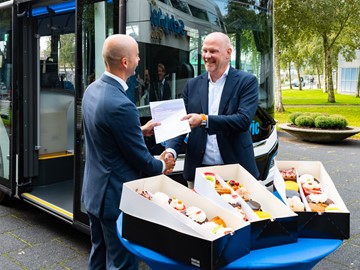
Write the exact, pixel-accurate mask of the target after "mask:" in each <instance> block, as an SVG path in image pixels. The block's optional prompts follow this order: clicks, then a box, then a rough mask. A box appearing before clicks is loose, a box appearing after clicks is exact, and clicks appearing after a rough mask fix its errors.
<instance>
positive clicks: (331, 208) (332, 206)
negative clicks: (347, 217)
mask: <svg viewBox="0 0 360 270" xmlns="http://www.w3.org/2000/svg"><path fill="white" fill-rule="evenodd" d="M325 212H342V210H341V209H340V208H339V207H338V206H337V205H335V204H333V203H332V204H329V205H328V206H327V207H326V208H325Z"/></svg>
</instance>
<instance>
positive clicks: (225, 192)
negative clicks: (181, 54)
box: [204, 172, 271, 221]
mask: <svg viewBox="0 0 360 270" xmlns="http://www.w3.org/2000/svg"><path fill="white" fill-rule="evenodd" d="M208 176H211V177H214V178H215V186H214V187H215V190H216V192H217V193H218V194H219V195H220V196H221V198H222V199H224V200H225V201H227V202H228V203H229V204H230V205H231V206H233V207H234V208H235V210H237V212H238V213H239V214H240V215H242V216H243V218H244V220H245V221H246V220H247V217H246V215H245V213H244V211H242V209H241V205H240V204H239V198H238V197H237V196H236V195H238V196H240V197H241V198H242V199H243V200H244V201H245V202H246V203H247V204H248V205H249V206H250V208H251V209H252V210H254V211H261V212H262V213H261V214H260V215H258V216H259V217H260V218H269V217H270V216H271V215H270V214H269V213H266V212H263V211H262V210H261V205H260V204H259V203H258V202H256V201H254V200H252V199H251V194H250V192H249V191H248V190H247V189H246V188H245V187H244V186H243V185H241V184H240V182H238V181H236V180H234V179H231V180H224V182H225V184H226V185H227V186H228V187H229V188H227V187H226V186H223V185H221V183H220V181H219V180H218V178H220V177H219V176H217V175H216V174H214V173H211V172H205V173H204V177H205V179H207V180H208Z"/></svg>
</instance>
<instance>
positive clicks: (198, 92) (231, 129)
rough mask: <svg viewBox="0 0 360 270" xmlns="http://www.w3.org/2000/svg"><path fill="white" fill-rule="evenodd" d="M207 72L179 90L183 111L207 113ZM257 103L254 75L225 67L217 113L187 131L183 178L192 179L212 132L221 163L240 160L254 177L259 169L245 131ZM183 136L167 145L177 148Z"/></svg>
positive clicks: (176, 149) (247, 133) (234, 162)
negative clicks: (208, 136) (202, 126)
mask: <svg viewBox="0 0 360 270" xmlns="http://www.w3.org/2000/svg"><path fill="white" fill-rule="evenodd" d="M208 85H209V83H208V73H207V72H206V73H203V74H202V75H200V76H198V77H196V78H194V79H192V80H189V81H188V82H187V83H186V86H185V88H184V90H183V94H182V95H183V99H184V102H185V107H186V110H187V113H197V114H200V113H204V114H206V115H207V114H208ZM257 106H258V82H257V79H256V77H255V76H253V75H251V74H249V73H246V72H243V71H238V70H236V69H234V68H232V67H230V69H229V74H228V76H227V79H226V82H225V85H224V89H223V92H222V96H221V100H220V106H219V111H218V115H209V116H208V128H207V129H204V128H201V127H198V128H194V129H192V130H191V132H190V133H189V138H188V141H187V147H186V157H185V164H184V179H185V180H187V181H194V176H195V169H196V167H200V166H201V165H202V160H203V156H204V153H205V148H206V142H207V134H210V135H212V134H216V135H217V142H218V145H219V150H220V154H221V157H222V159H223V161H224V163H225V164H237V163H238V164H240V165H242V166H243V167H244V168H245V169H246V170H248V171H249V172H250V173H251V174H252V175H253V176H254V177H255V178H257V177H259V171H258V168H257V165H256V162H255V158H254V149H253V144H252V137H251V134H250V131H249V127H250V124H251V121H252V120H253V118H254V116H255V113H256V109H257ZM183 139H184V136H180V137H177V138H175V139H173V140H170V141H168V142H167V143H166V147H167V148H173V149H174V150H175V151H176V152H178V151H179V150H180V147H181V144H182V141H183Z"/></svg>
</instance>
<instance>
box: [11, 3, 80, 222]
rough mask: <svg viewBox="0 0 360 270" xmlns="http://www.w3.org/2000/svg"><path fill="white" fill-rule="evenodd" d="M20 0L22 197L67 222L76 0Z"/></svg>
mask: <svg viewBox="0 0 360 270" xmlns="http://www.w3.org/2000/svg"><path fill="white" fill-rule="evenodd" d="M42 3H44V2H43V1H39V2H37V4H35V3H34V2H31V1H30V2H25V3H22V4H19V10H18V15H17V17H18V30H19V36H18V39H19V44H18V48H19V49H18V53H19V55H21V57H20V58H19V59H22V60H21V64H20V65H19V74H20V75H19V78H18V80H19V104H20V105H19V116H18V118H17V121H18V129H19V136H18V139H19V142H18V143H19V148H18V152H19V180H18V193H19V196H20V197H21V198H23V199H24V200H26V201H28V202H30V203H32V204H34V205H36V206H38V207H41V208H44V209H45V210H46V211H48V212H50V213H52V214H54V215H57V216H59V217H61V218H63V219H64V220H66V221H69V222H72V219H73V198H74V140H75V139H74V137H75V135H74V133H75V131H74V125H75V120H74V114H75V112H74V111H75V109H74V103H75V85H74V81H75V2H74V1H69V2H66V3H65V2H63V1H46V5H45V4H42Z"/></svg>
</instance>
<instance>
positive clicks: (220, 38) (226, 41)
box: [204, 32, 232, 49]
mask: <svg viewBox="0 0 360 270" xmlns="http://www.w3.org/2000/svg"><path fill="white" fill-rule="evenodd" d="M210 40H216V41H217V42H218V43H219V44H221V46H223V48H224V49H228V48H232V45H231V41H230V38H229V37H228V36H227V35H226V34H224V33H221V32H213V33H210V34H208V35H207V36H206V38H205V40H204V42H206V41H210Z"/></svg>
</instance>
